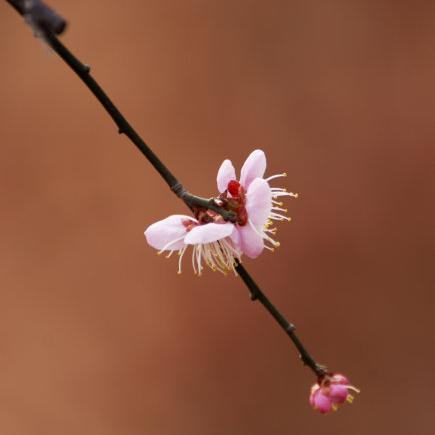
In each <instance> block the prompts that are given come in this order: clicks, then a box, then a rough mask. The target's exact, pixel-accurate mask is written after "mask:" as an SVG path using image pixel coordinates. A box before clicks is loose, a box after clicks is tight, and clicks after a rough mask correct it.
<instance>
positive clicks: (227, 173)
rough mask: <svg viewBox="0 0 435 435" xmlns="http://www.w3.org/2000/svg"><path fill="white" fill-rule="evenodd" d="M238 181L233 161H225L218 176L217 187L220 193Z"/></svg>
mask: <svg viewBox="0 0 435 435" xmlns="http://www.w3.org/2000/svg"><path fill="white" fill-rule="evenodd" d="M235 179H236V171H235V169H234V166H233V164H232V163H231V160H228V159H227V160H224V161H223V162H222V165H221V167H220V168H219V171H218V174H217V187H218V190H219V192H220V193H222V192H225V190H226V189H227V186H228V183H229V182H230V181H231V180H235Z"/></svg>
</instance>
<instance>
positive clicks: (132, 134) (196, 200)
mask: <svg viewBox="0 0 435 435" xmlns="http://www.w3.org/2000/svg"><path fill="white" fill-rule="evenodd" d="M6 1H7V2H8V3H9V4H11V5H12V6H13V7H14V8H15V10H16V11H17V12H18V13H20V14H21V15H30V16H31V18H32V19H33V20H34V22H35V23H37V25H38V26H39V29H38V30H41V32H42V34H43V35H44V39H45V41H46V42H47V43H48V44H49V45H50V47H51V48H52V49H53V50H54V51H55V52H56V53H57V54H58V55H59V56H60V57H61V58H62V59H63V60H64V61H65V63H66V64H67V65H68V66H69V67H70V68H71V69H72V70H73V71H74V72H75V73H76V74H77V75H78V76H79V77H80V79H81V80H82V81H83V83H84V84H85V85H86V86H87V87H88V88H89V90H90V91H91V92H92V94H93V95H94V96H95V97H96V98H97V100H98V101H99V102H100V103H101V105H102V106H103V107H104V109H105V110H106V112H107V113H108V114H109V115H110V117H111V118H112V119H113V121H114V122H115V124H116V125H117V127H118V132H119V133H120V134H125V135H126V136H127V137H128V138H129V139H130V140H131V141H132V142H133V144H134V145H135V146H136V147H137V148H138V149H139V150H140V152H141V153H142V154H143V155H144V156H145V157H146V159H147V160H148V161H149V162H150V163H151V164H152V166H153V167H154V168H155V169H156V170H157V172H158V173H159V174H160V175H161V177H162V178H163V179H164V180H165V181H166V183H167V184H168V186H169V187H170V189H171V190H172V192H174V193H175V195H177V196H178V197H179V198H180V199H181V200H183V201H184V202H185V203H186V205H187V206H188V207H189V208H190V209H191V210H192V211H195V210H197V209H198V208H203V209H209V210H213V211H215V212H217V213H219V214H220V215H221V216H222V217H223V218H224V219H225V220H228V221H235V219H236V216H235V214H234V213H233V212H232V211H228V210H225V209H223V208H221V207H219V206H218V205H217V204H216V202H215V200H214V198H210V199H206V198H201V197H198V196H195V195H192V194H191V193H189V192H188V191H187V190H186V189H185V188H184V187H183V185H182V184H181V183H180V182H179V181H178V180H177V178H175V176H174V175H173V174H172V173H171V172H170V171H169V169H168V168H167V167H166V166H165V165H164V164H163V162H162V161H161V160H160V159H159V158H158V157H157V155H156V154H154V152H153V151H152V150H151V148H150V147H149V146H148V145H147V144H146V143H145V142H144V140H143V139H142V138H141V137H140V136H139V134H138V133H137V132H136V131H135V130H134V129H133V127H132V126H131V125H130V124H129V123H128V121H127V120H126V119H125V118H124V116H123V115H122V114H121V112H120V111H119V110H118V108H117V107H116V106H115V105H114V104H113V102H112V101H111V100H110V98H109V97H108V96H107V94H106V93H105V92H104V91H103V89H102V88H101V86H100V85H99V84H98V83H97V82H96V81H95V79H94V78H93V77H92V76H91V74H90V67H89V66H88V65H85V64H83V63H82V62H81V61H80V60H79V59H77V58H76V57H75V56H74V55H73V54H72V53H71V52H70V51H69V50H68V49H67V48H66V47H65V46H64V45H63V44H62V43H61V42H60V41H59V39H58V38H57V37H56V36H55V33H56V34H60V33H61V32H62V31H63V29H64V28H65V26H63V27H62V29H60V28H57V27H56V23H57V25H58V24H59V23H58V21H56V20H59V19H61V20H63V19H62V18H61V17H60V16H59V15H57V14H56V13H55V12H54V11H53V10H52V9H50V8H49V7H48V6H46V5H45V4H44V3H42V2H41V1H40V0H34V2H33V3H31V5H32V6H36V5H37V6H38V8H35V7H32V8H27V9H26V7H25V3H24V2H23V1H17V0H6ZM41 17H43V18H41ZM63 22H64V24H65V25H66V21H64V20H63ZM59 30H60V31H59ZM236 269H237V272H238V273H239V275H240V277H241V278H242V280H243V282H244V283H245V285H246V286H247V287H248V289H249V291H250V292H251V299H252V300H253V301H255V300H258V301H259V302H260V303H261V304H262V305H263V306H264V307H265V308H266V310H267V311H268V312H269V313H270V314H271V315H272V317H273V318H274V319H275V320H276V321H277V322H278V324H279V325H280V326H281V328H282V329H283V330H284V331H285V332H286V333H287V335H288V336H289V337H290V339H291V340H292V342H293V343H294V345H295V346H296V348H297V349H298V351H299V353H300V358H301V360H302V361H303V363H304V364H305V365H307V366H308V367H309V368H310V369H311V370H313V372H314V373H315V374H316V375H317V376H318V377H323V376H324V375H325V373H326V368H325V367H323V366H321V365H319V364H317V363H316V362H315V360H314V359H313V358H312V357H311V355H310V354H309V353H308V351H307V350H306V349H305V347H304V346H303V345H302V343H301V341H300V340H299V338H298V337H297V336H296V334H295V327H294V325H293V324H291V323H289V322H288V321H287V320H286V319H285V317H284V316H283V315H282V314H281V313H280V312H279V311H278V310H277V309H276V308H275V306H274V305H273V304H272V303H271V302H270V301H269V299H268V298H267V297H266V295H265V294H264V293H263V292H262V291H261V290H260V288H259V287H258V285H257V284H256V283H255V281H254V280H253V279H252V277H251V276H250V275H249V273H248V272H247V270H246V269H245V268H244V267H243V266H242V264H240V263H237V266H236Z"/></svg>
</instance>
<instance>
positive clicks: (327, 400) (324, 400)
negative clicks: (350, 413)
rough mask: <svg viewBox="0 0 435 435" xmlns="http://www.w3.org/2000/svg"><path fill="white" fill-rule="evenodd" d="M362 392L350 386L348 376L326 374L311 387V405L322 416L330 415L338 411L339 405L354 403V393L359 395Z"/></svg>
mask: <svg viewBox="0 0 435 435" xmlns="http://www.w3.org/2000/svg"><path fill="white" fill-rule="evenodd" d="M359 392H360V390H358V388H356V387H354V386H353V385H351V384H350V382H349V380H348V379H347V378H346V376H344V375H341V374H339V373H335V374H326V375H325V376H324V377H323V378H322V379H320V380H319V381H318V382H317V383H316V384H314V385H313V386H312V387H311V394H310V404H311V406H312V407H313V408H314V409H316V410H317V411H319V412H320V413H321V414H328V413H329V412H332V411H336V410H337V409H338V405H340V404H342V403H344V402H348V403H352V402H353V399H354V396H353V395H352V393H359Z"/></svg>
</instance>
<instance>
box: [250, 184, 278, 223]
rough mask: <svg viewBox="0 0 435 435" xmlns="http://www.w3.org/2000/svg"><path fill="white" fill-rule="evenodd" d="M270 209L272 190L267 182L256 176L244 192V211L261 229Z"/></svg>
mask: <svg viewBox="0 0 435 435" xmlns="http://www.w3.org/2000/svg"><path fill="white" fill-rule="evenodd" d="M271 210H272V192H271V190H270V186H269V183H268V182H267V181H266V180H264V179H263V178H256V179H255V180H254V181H252V183H251V184H250V185H249V187H248V191H247V192H246V211H247V212H248V217H249V219H250V220H251V222H252V223H253V224H254V225H255V227H256V228H260V229H261V230H262V229H263V225H264V224H265V223H266V221H267V219H268V217H269V216H270V212H271Z"/></svg>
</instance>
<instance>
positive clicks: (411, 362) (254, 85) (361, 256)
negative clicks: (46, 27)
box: [0, 0, 435, 435]
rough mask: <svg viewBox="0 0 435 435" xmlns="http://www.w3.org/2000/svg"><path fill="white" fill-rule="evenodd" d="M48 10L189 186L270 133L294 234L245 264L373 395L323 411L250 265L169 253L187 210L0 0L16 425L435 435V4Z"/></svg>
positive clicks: (324, 355)
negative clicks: (259, 294)
mask: <svg viewBox="0 0 435 435" xmlns="http://www.w3.org/2000/svg"><path fill="white" fill-rule="evenodd" d="M51 4H52V5H53V6H55V7H56V9H57V10H58V11H59V12H61V13H62V14H63V15H64V16H65V17H67V18H68V20H69V23H70V27H69V29H68V31H67V33H66V34H65V35H64V37H62V40H63V41H64V42H65V43H66V44H67V45H68V46H69V47H70V48H71V49H72V50H73V51H74V52H75V53H76V54H77V55H78V56H79V57H80V58H81V59H82V60H83V61H84V62H87V63H89V64H90V65H91V66H92V72H93V74H94V76H95V77H96V78H97V80H99V81H100V83H101V84H102V86H103V87H104V88H105V89H106V90H107V92H108V93H109V95H110V96H111V97H112V98H113V100H114V101H115V102H116V103H117V104H118V105H119V107H120V108H121V110H122V111H123V112H124V113H125V115H126V116H127V118H128V119H129V120H130V121H131V122H132V124H133V125H134V126H135V127H136V128H137V130H138V131H139V132H140V133H142V134H143V136H144V138H145V139H146V140H147V141H148V143H149V144H151V145H152V147H153V148H154V150H155V151H156V152H157V153H158V154H159V155H160V156H161V158H162V159H163V160H164V161H165V162H166V163H167V165H168V166H169V167H170V168H171V169H172V170H173V171H174V173H175V174H176V175H177V176H178V177H179V178H180V180H181V181H182V182H183V183H184V184H185V185H186V186H187V187H188V188H189V189H190V190H192V191H194V192H196V193H198V194H201V195H209V194H212V193H214V192H215V191H216V187H215V175H216V172H217V169H218V167H219V165H220V163H221V161H222V160H223V159H224V158H227V157H228V158H231V159H233V161H234V163H235V165H237V167H238V168H240V166H241V164H242V163H243V161H244V159H245V157H246V156H247V155H248V154H249V152H250V151H251V150H253V149H254V148H256V147H261V148H262V149H264V150H265V151H266V153H267V155H268V164H269V167H268V174H273V173H277V172H280V171H283V170H285V171H287V172H288V174H289V177H288V178H287V179H286V180H285V183H286V185H287V187H288V188H289V189H291V190H294V191H298V192H300V194H301V197H300V199H299V200H297V201H292V202H291V203H290V204H289V208H290V214H291V215H292V217H293V222H292V223H291V224H282V225H280V227H279V239H280V241H281V243H282V247H281V248H280V249H279V251H278V252H276V253H274V254H271V253H268V252H266V253H265V254H264V255H262V256H261V257H260V258H259V259H258V260H257V261H255V263H254V262H252V261H248V260H247V261H246V263H245V264H246V266H247V267H248V269H249V270H251V271H252V272H253V274H254V276H255V277H256V279H257V280H258V282H259V284H260V285H261V286H263V287H264V289H265V291H266V293H267V294H268V295H269V296H270V297H271V299H272V300H273V302H275V303H276V304H277V305H278V306H279V307H280V309H281V310H282V311H283V312H284V313H285V314H286V315H287V316H288V317H289V319H291V320H292V321H293V322H294V323H295V324H296V325H297V327H298V331H299V334H300V335H301V337H302V338H303V340H304V341H305V342H306V344H307V346H308V347H309V349H310V350H312V352H313V353H314V355H315V356H316V357H317V358H318V359H319V360H320V361H321V362H324V363H327V364H328V365H329V366H330V368H331V369H333V370H337V371H343V372H344V373H346V374H348V375H349V376H350V377H351V380H352V381H353V382H354V383H355V384H356V385H358V386H360V387H361V389H362V391H363V392H362V394H361V395H360V396H359V397H358V398H357V400H356V402H355V404H354V405H352V406H344V407H343V408H342V409H340V411H339V412H338V413H336V414H334V415H332V416H326V417H325V416H321V415H319V414H317V413H315V412H314V411H313V410H311V408H310V407H309V405H308V403H307V401H308V394H309V388H310V385H311V384H312V383H313V380H314V379H313V376H312V374H311V373H310V371H309V370H308V369H306V368H304V367H303V366H302V365H301V364H300V362H299V361H298V358H297V355H296V352H295V350H294V348H293V347H292V346H291V344H290V342H289V340H288V339H287V338H286V336H285V335H284V334H283V333H282V331H281V330H280V329H278V327H277V326H276V325H275V324H274V322H273V321H272V319H271V318H269V316H268V315H267V314H266V312H265V311H264V310H263V309H262V308H261V306H260V305H258V304H253V303H251V302H250V301H249V298H248V294H247V290H246V288H245V287H244V286H243V284H242V282H241V281H240V280H239V279H238V278H235V277H231V276H229V277H223V276H221V275H218V274H213V273H211V272H210V271H206V273H205V274H204V276H203V277H201V278H196V277H195V276H194V275H193V272H191V270H190V269H189V267H186V268H185V271H184V273H183V274H182V275H181V276H178V275H177V274H176V259H174V258H173V259H170V260H165V259H164V258H162V257H157V256H156V254H155V251H154V250H153V249H151V248H150V247H148V246H147V244H146V243H145V240H144V237H143V230H144V229H145V228H146V227H147V226H148V225H149V224H151V223H152V222H154V221H156V220H158V219H162V218H164V217H166V216H167V215H169V214H172V213H185V212H186V208H185V207H184V205H183V204H182V203H181V202H180V201H179V200H178V199H177V198H175V196H174V195H172V194H171V193H170V192H169V190H168V189H167V187H166V185H165V184H164V183H163V182H162V180H161V179H160V178H159V176H158V175H157V173H156V172H155V171H154V170H153V169H152V167H151V166H150V164H149V163H148V162H147V161H146V160H145V159H144V158H143V156H142V155H141V154H140V153H139V152H138V151H137V150H136V149H135V148H134V147H133V146H132V145H131V144H130V143H129V141H128V140H127V139H126V138H125V137H121V136H118V135H117V132H116V128H115V126H114V125H113V124H112V121H111V120H110V118H109V117H108V116H107V114H106V113H105V112H104V111H103V110H102V108H101V107H100V106H99V105H98V104H97V102H96V100H95V99H94V98H93V97H92V95H91V94H90V93H89V92H88V90H87V89H86V88H85V87H84V86H83V85H82V83H81V82H80V81H79V80H78V79H77V78H76V77H75V76H74V75H73V73H72V72H71V71H70V70H69V69H68V68H67V67H66V66H65V65H64V64H63V63H62V62H61V61H60V59H59V58H58V57H57V56H55V55H52V54H50V53H48V52H47V50H46V48H45V47H44V46H43V44H42V43H41V42H40V41H39V40H36V39H35V38H33V37H32V35H31V32H30V30H29V28H27V27H26V26H25V25H24V24H23V22H22V19H21V18H20V17H19V16H18V15H17V14H16V12H15V11H13V10H12V8H11V7H10V6H9V5H7V4H6V2H0V53H1V59H2V61H1V62H2V67H1V70H0V97H1V99H0V197H1V205H0V213H1V215H0V216H1V225H0V244H1V250H0V290H1V291H0V333H1V336H0V433H1V434H5V435H15V434H17V435H39V434H41V435H55V434H56V435H57V434H62V435H69V434H86V435H88V434H89V435H99V434H104V435H115V434H129V435H130V434H131V435H136V434H151V435H154V434H156V435H157V434H158V435H174V434H177V435H196V434H198V435H204V434H207V435H221V434H229V435H233V434H234V435H236V434H237V435H243V434H249V435H257V434H272V433H293V434H339V435H341V434H349V433H352V434H355V435H359V434H373V433H376V434H386V433H395V434H397V435H399V434H400V435H402V434H403V435H405V434H410V433H415V434H431V433H433V411H434V407H435V399H434V388H435V381H434V374H433V370H434V362H435V348H434V344H435V340H434V339H435V331H434V321H433V312H434V293H433V290H434V288H433V287H434V281H435V280H434V275H435V274H434V270H433V255H434V253H435V252H434V251H435V226H434V218H435V205H434V166H435V164H434V158H435V150H434V145H433V144H434V140H435V124H434V116H435V113H434V111H435V2H431V1H421V2H418V1H415V2H410V1H393V0H391V1H362V0H361V1H348V0H341V1H322V0H318V1H307V0H299V1H293V0H292V1H287V0H281V1H279V0H275V1H272V2H264V1H237V2H234V1H229V0H220V1H211V0H209V1H206V0H203V1H201V0H184V1H181V0H179V1H177V0H172V1H169V0H168V1H162V0H146V1H139V0H136V1H126V2H119V1H107V0H106V1H93V2H88V1H84V0H81V1H75V2H68V1H65V0H52V1H51ZM185 266H188V261H187V262H186V264H185Z"/></svg>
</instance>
